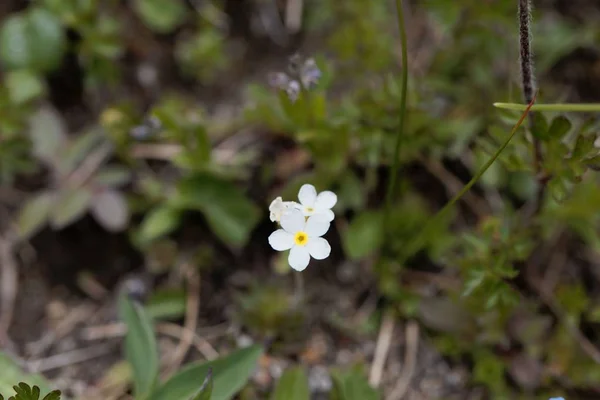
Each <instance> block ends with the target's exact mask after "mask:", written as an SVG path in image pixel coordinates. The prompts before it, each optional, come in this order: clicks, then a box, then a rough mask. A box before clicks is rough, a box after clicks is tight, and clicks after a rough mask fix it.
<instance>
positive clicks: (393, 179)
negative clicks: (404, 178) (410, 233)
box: [384, 0, 408, 231]
mask: <svg viewBox="0 0 600 400" xmlns="http://www.w3.org/2000/svg"><path fill="white" fill-rule="evenodd" d="M396 14H397V16H398V28H399V29H400V44H401V47H402V89H401V92H400V123H399V125H398V133H397V134H396V144H395V146H394V158H393V164H392V168H391V171H390V172H391V174H390V181H389V185H388V188H387V195H386V206H385V212H384V223H385V227H384V230H385V231H387V229H388V227H389V224H388V223H387V221H389V214H390V209H391V207H392V198H393V197H394V192H395V191H396V185H397V180H398V168H399V164H400V160H399V158H400V145H401V144H402V135H403V133H404V120H405V118H406V92H407V85H408V51H407V40H406V26H405V24H404V11H403V8H402V0H396Z"/></svg>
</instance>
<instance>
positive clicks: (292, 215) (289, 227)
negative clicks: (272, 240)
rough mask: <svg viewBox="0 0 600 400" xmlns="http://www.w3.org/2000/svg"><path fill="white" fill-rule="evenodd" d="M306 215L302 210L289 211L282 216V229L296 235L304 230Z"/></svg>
mask: <svg viewBox="0 0 600 400" xmlns="http://www.w3.org/2000/svg"><path fill="white" fill-rule="evenodd" d="M305 221H306V220H305V219H304V215H302V211H300V210H295V209H294V210H289V212H285V213H284V214H283V215H282V216H281V227H282V228H283V229H285V230H286V232H289V233H296V232H298V231H301V230H303V229H304V224H305Z"/></svg>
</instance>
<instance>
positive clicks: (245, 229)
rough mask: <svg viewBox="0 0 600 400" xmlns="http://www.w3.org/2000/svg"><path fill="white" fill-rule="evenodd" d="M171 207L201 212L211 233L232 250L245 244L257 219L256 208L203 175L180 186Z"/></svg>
mask: <svg viewBox="0 0 600 400" xmlns="http://www.w3.org/2000/svg"><path fill="white" fill-rule="evenodd" d="M173 204H174V205H176V206H177V207H180V208H184V209H192V210H198V211H201V212H202V213H203V214H204V216H205V217H206V219H207V220H208V223H209V225H210V227H211V229H212V230H213V232H215V234H216V235H217V236H218V237H219V238H220V239H221V240H223V241H224V242H226V243H228V244H230V245H232V246H236V247H239V246H242V245H244V244H245V243H246V242H247V241H248V239H249V237H250V233H251V232H252V229H254V226H255V225H256V224H257V222H258V219H259V217H260V211H259V209H258V207H257V206H256V205H255V204H254V203H252V202H251V201H250V200H249V199H248V198H247V197H246V196H244V194H243V193H242V192H241V191H239V190H238V189H237V188H236V187H235V186H234V185H233V184H232V183H230V182H228V181H225V180H223V179H220V178H217V177H215V176H212V175H209V174H203V173H200V174H196V175H194V176H192V177H191V178H188V179H184V180H182V181H181V182H180V184H179V186H178V192H177V195H176V196H175V198H174V200H173Z"/></svg>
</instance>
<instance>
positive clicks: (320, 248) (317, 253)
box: [306, 238, 331, 260]
mask: <svg viewBox="0 0 600 400" xmlns="http://www.w3.org/2000/svg"><path fill="white" fill-rule="evenodd" d="M306 249H307V250H308V253H309V254H310V256H311V257H312V258H314V259H315V260H323V259H325V258H327V257H329V254H331V246H330V245H329V242H328V241H327V240H325V239H323V238H311V239H310V240H309V241H308V243H306Z"/></svg>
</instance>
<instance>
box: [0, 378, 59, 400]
mask: <svg viewBox="0 0 600 400" xmlns="http://www.w3.org/2000/svg"><path fill="white" fill-rule="evenodd" d="M13 390H14V391H15V396H14V397H11V398H10V399H9V400H39V399H40V394H41V390H40V388H39V387H38V386H35V385H34V386H33V387H31V386H29V385H28V384H27V383H25V382H21V383H19V384H18V385H16V386H13ZM0 399H1V396H0ZM43 400H60V390H54V391H52V392H50V393H48V394H47V395H46V396H44V399H43Z"/></svg>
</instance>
